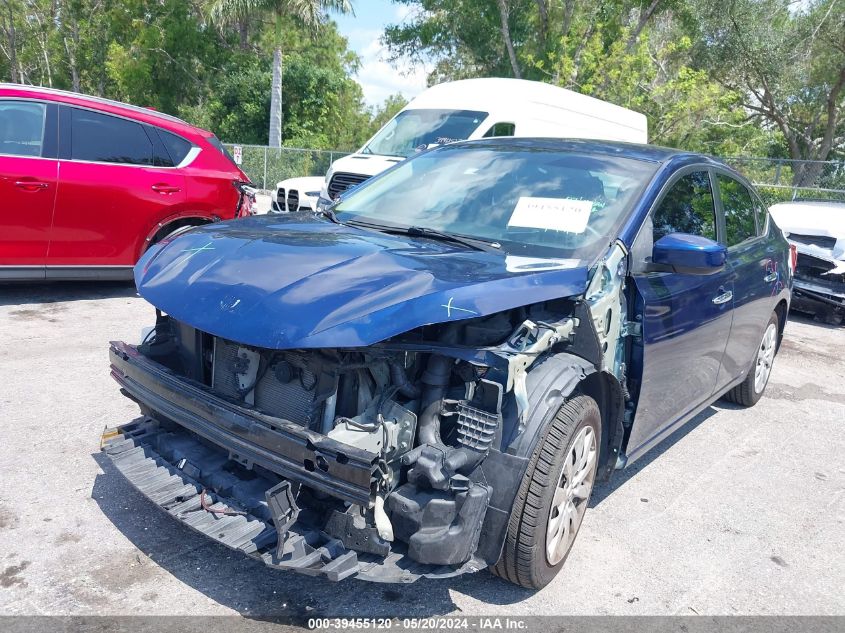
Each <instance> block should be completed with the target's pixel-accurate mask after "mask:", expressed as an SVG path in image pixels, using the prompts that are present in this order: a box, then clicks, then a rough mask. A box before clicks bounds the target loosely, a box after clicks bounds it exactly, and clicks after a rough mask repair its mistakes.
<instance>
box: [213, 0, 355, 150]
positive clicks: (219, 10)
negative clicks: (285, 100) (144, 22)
mask: <svg viewBox="0 0 845 633" xmlns="http://www.w3.org/2000/svg"><path fill="white" fill-rule="evenodd" d="M327 10H334V11H338V12H341V13H348V12H350V11H351V10H352V5H351V4H350V2H349V1H348V0H212V1H211V6H210V15H211V18H212V20H213V21H215V22H217V23H218V24H224V25H225V24H233V23H235V24H236V23H244V21H246V20H248V19H250V18H251V17H253V16H256V15H266V14H271V15H273V17H274V18H275V20H274V22H275V38H274V40H275V41H274V49H273V82H272V88H271V93H270V132H269V145H270V146H271V147H279V146H280V145H281V143H282V39H283V38H282V35H283V24H284V19H285V18H293V19H295V20H297V21H298V22H300V23H301V24H302V25H303V26H304V27H306V28H307V29H309V30H310V31H311V32H312V33H314V34H316V33H317V32H318V31H319V27H320V26H322V25H323V24H324V22H325V15H326V11H327Z"/></svg>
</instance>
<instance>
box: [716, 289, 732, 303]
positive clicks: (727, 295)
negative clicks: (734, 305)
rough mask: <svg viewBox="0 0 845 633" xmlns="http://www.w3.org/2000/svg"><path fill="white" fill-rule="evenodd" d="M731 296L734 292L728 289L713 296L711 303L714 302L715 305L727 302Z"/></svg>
mask: <svg viewBox="0 0 845 633" xmlns="http://www.w3.org/2000/svg"><path fill="white" fill-rule="evenodd" d="M733 298H734V293H732V292H731V291H730V290H728V291H727V292H725V293H722V294H720V295H719V296H718V297H713V303H715V304H716V305H721V304H723V303H727V302H728V301H730V300H731V299H733Z"/></svg>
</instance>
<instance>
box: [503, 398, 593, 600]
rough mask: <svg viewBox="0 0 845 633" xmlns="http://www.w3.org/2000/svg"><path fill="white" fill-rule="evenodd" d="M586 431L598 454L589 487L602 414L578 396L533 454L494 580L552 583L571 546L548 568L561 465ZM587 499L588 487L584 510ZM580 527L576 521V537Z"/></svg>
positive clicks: (540, 585)
mask: <svg viewBox="0 0 845 633" xmlns="http://www.w3.org/2000/svg"><path fill="white" fill-rule="evenodd" d="M585 426H590V427H592V429H593V433H595V440H596V455H595V459H594V460H593V465H592V469H593V472H592V478H591V482H592V481H595V470H596V467H597V464H598V455H599V453H600V447H601V413H600V412H599V407H598V405H597V404H596V401H595V400H593V399H592V398H590V397H589V396H583V395H581V396H576V397H574V398H572V399H571V400H567V401H566V402H565V403H564V404H563V405H562V406H561V407H560V409H559V410H558V412H557V414H556V415H555V417H554V419H553V420H552V422H551V424H549V426H548V428H547V429H546V431H545V433H544V435H543V437H542V438H541V439H540V441H539V442H538V443H537V447H536V448H535V449H534V453H533V455H532V456H531V459H530V461H529V462H528V467H527V469H526V471H525V476H524V477H523V478H522V482H521V483H520V486H519V490H518V492H517V496H516V501H515V503H514V507H513V512H512V513H511V517H510V522H509V524H508V533H507V536H506V537H505V545H504V549H503V551H502V556H501V558H500V559H499V561H498V562H497V563H496V565H495V566H493V567H491V568H490V569H491V571H492V572H493V573H494V574H496V575H497V576H500V577H501V578H504V579H505V580H508V581H510V582H512V583H514V584H517V585H521V586H523V587H526V588H528V589H541V588H543V587H545V586H546V585H547V584H549V583H550V582H551V581H552V579H553V578H554V577H555V576H556V575H557V573H558V572H559V571H560V569H561V567H563V564H564V562H566V559H567V557H568V556H569V552H570V551H571V547H572V546H571V544H570V546H569V550H567V551H566V553H565V554H564V556H563V558H562V559H561V560H560V561H559V562H557V564H554V565H552V564H550V563H549V561H548V560H547V557H546V531H547V528H548V522H549V518H550V514H551V511H552V499H553V498H554V495H555V490H556V488H557V483H558V482H559V481H560V479H561V473H562V472H563V468H564V462H565V460H566V458H567V457H568V456H569V455H570V449H571V448H572V443H573V440H574V439H575V438H576V437H577V436H578V435H579V432H580V431H581V429H583V428H584V427H585ZM590 494H592V483H591V484H590V491H589V494H588V495H587V498H586V499H584V500H583V501H582V503H583V504H584V506H585V508H586V505H587V504H588V503H589V501H590ZM579 505H580V504H579ZM582 516H583V514H582ZM580 527H581V525H580V522H579V524H578V526H577V528H576V530H575V536H577V534H578V529H579V528H580ZM575 536H573V541H574V538H575Z"/></svg>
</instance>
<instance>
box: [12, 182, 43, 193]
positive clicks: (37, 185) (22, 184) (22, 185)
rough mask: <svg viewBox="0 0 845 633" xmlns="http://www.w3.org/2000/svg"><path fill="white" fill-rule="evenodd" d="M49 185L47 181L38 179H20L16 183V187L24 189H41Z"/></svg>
mask: <svg viewBox="0 0 845 633" xmlns="http://www.w3.org/2000/svg"><path fill="white" fill-rule="evenodd" d="M49 186H50V185H49V184H47V183H46V182H38V181H36V180H18V181H17V182H16V183H15V187H18V188H19V189H23V190H24V191H41V190H42V189H46V188H47V187H49Z"/></svg>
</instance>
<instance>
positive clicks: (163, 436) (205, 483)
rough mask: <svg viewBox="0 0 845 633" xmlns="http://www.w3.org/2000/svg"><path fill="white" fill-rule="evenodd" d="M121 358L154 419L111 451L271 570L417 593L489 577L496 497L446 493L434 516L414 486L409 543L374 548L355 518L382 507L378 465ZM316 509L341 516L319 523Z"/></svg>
mask: <svg viewBox="0 0 845 633" xmlns="http://www.w3.org/2000/svg"><path fill="white" fill-rule="evenodd" d="M110 357H111V370H112V376H113V378H114V379H115V380H116V381H117V382H118V383H119V384H120V386H121V388H122V391H123V392H124V393H125V394H126V395H127V396H128V397H130V398H132V399H133V400H135V401H136V402H138V403H139V404H141V406H142V410H144V411H147V412H150V416H149V417H145V418H143V419H141V420H138V421H135V422H132V423H130V424H128V425H124V426H120V427H116V428H112V429H107V430H106V432H105V433H104V435H103V439H102V447H103V450H104V452H105V453H106V454H107V455H109V457H110V458H111V459H112V460H113V461H114V464H115V466H116V467H117V469H118V471H119V472H121V473H122V474H123V475H124V476H125V477H126V478H127V479H128V480H129V482H130V483H132V484H133V485H134V486H135V487H136V488H137V489H138V490H139V491H140V492H141V493H143V494H144V495H145V496H147V497H148V498H149V499H150V500H151V501H153V502H154V503H156V504H157V505H159V506H160V507H161V508H162V509H164V510H165V511H166V512H168V513H169V514H171V515H172V516H174V517H175V518H177V519H179V520H180V521H182V522H183V523H185V524H187V525H188V526H190V527H192V528H193V529H195V530H197V531H199V532H201V533H203V534H205V535H206V536H208V537H210V538H212V539H214V540H216V541H218V542H220V543H222V544H224V545H227V546H228V547H232V548H233V549H237V550H239V551H241V552H243V553H245V554H248V555H250V556H253V557H256V558H258V559H260V560H262V561H263V562H265V563H266V564H267V565H270V566H273V567H277V568H283V569H292V570H294V571H298V572H301V573H305V574H308V575H314V576H324V577H326V578H328V579H330V580H342V579H344V578H347V577H350V576H355V577H358V578H361V579H364V580H373V581H379V582H403V583H406V582H412V581H414V580H416V579H417V578H419V577H421V576H425V577H429V578H442V577H449V576H454V575H457V574H461V573H465V572H471V571H477V570H479V569H483V568H484V567H486V566H487V563H486V562H484V561H482V560H481V559H480V558H478V557H476V556H475V555H474V554H473V552H475V550H476V548H477V546H478V542H479V538H480V531H481V526H482V524H483V522H484V517H485V513H486V510H487V503H488V500H489V495H490V489H489V487H488V486H485V485H482V484H480V483H471V482H467V483H468V486H469V488H471V490H470V489H468V490H465V491H463V492H460V491H459V492H456V493H455V494H452V493H449V492H444V493H438V495H436V496H439V498H438V499H437V502H436V503H433V504H430V507H429V504H428V503H425V502H426V501H427V499H426V493H423V492H421V491H416V490H415V489H413V486H411V487H410V488H411V489H407V486H403V487H401V488H399V489H397V490H402V491H403V492H402V496H401V498H402V499H403V500H404V501H405V503H396V502H394V503H391V504H390V511H391V513H396V515H397V518H398V519H402V518H404V521H405V522H404V524H398V525H403V526H404V527H403V529H404V532H403V534H405V532H407V534H405V538H404V539H403V540H404V542H402V541H394V542H393V543H386V542H384V541H381V542H374V541H376V540H377V539H374V538H370V536H369V532H368V531H367V529H362V528H360V527H358V528H356V527H355V526H353V525H352V524H351V522H350V520H349V519H348V517H349V515H348V514H345V513H344V508H345V507H348V508H349V510H352V509H354V508H355V507H360V508H365V509H366V508H370V507H372V505H373V492H372V491H373V487H372V482H373V480H374V476H375V471H376V469H377V468H378V463H379V460H378V455H376V454H374V453H370V452H369V451H366V450H362V449H359V448H356V447H353V446H349V445H347V444H343V443H341V442H337V441H335V440H332V439H330V438H328V437H326V436H324V435H321V434H319V433H314V432H312V431H309V430H308V429H306V428H304V427H302V426H299V425H296V424H293V423H291V422H287V421H285V420H282V419H279V418H274V417H271V416H267V415H264V414H262V413H260V412H258V411H255V410H254V409H250V408H247V407H244V406H240V405H238V404H237V403H234V402H230V401H228V400H225V399H223V398H221V397H219V396H217V395H216V394H214V393H213V392H211V391H210V390H209V389H208V388H207V387H205V386H204V385H201V384H199V383H196V382H194V381H192V380H190V379H187V378H185V377H183V376H179V375H177V374H175V373H174V372H172V371H170V370H169V369H167V368H166V367H164V366H162V365H160V364H158V363H156V362H154V361H152V360H150V359H148V358H147V357H145V356H143V355H142V354H140V353H139V352H138V350H137V349H136V348H134V347H132V346H130V345H126V344H125V343H112V344H111V351H110ZM300 487H301V488H302V490H303V491H305V493H306V498H307V497H308V496H309V495H310V496H311V502H312V503H311V504H304V505H303V509H305V510H308V509H309V508H307V507H306V506H308V505H310V507H311V508H310V509H311V510H312V512H310V513H309V512H308V511H305V512H303V513H302V515H303V516H302V517H299V512H298V508H297V507H296V502H295V501H294V502H293V503H291V499H296V496H295V494H292V493H293V492H294V490H296V491H298V490H299V489H300ZM394 492H396V491H394ZM284 493H286V494H284ZM392 494H393V493H391V495H392ZM396 494H399V493H398V492H397V493H396ZM273 495H277V496H275V497H273ZM320 495H323V496H322V497H320ZM326 495H328V496H326ZM429 496H430V495H429ZM329 497H331V499H329ZM399 498H400V497H397V499H399ZM286 499H287V500H286ZM315 499H316V505H317V506H323V507H328V506H327V504H328V505H330V506H332V507H336V506H338V505H339V511H338V510H332V513H333V514H332V513H330V514H329V515H328V517H329V520H328V521H326V520H325V517H321V519H320V520H317V521H315V520H314V517H313V516H309V514H310V515H313V514H314V511H313V510H314V505H315V504H314V501H315ZM389 499H390V497H388V500H389ZM340 502H345V504H343V503H340ZM421 502H422V503H423V505H420V503H421ZM406 506H407V507H406ZM417 506H420V507H419V508H417ZM415 509H416V511H415ZM318 513H319V511H318ZM344 520H346V522H344ZM418 533H419V534H418ZM412 536H414V538H412ZM423 536H424V537H425V538H423ZM459 541H460V543H458V542H459ZM409 543H410V544H411V546H410V547H409V545H408V544H409ZM456 544H459V545H460V547H457V545H456ZM420 561H423V562H420ZM462 561H465V562H462ZM488 562H489V561H488ZM447 563H454V564H447Z"/></svg>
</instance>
